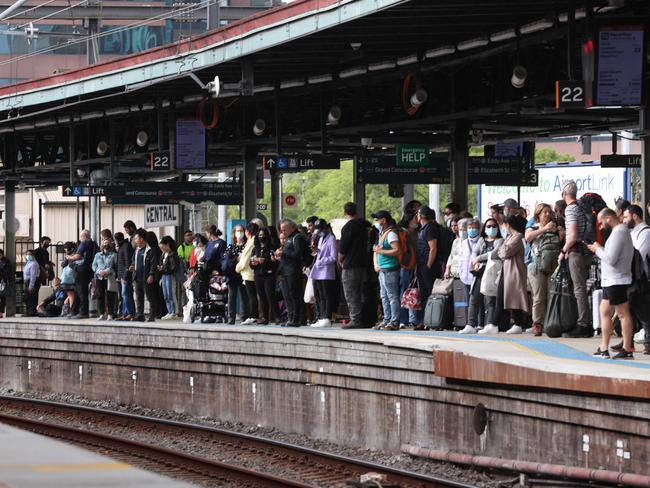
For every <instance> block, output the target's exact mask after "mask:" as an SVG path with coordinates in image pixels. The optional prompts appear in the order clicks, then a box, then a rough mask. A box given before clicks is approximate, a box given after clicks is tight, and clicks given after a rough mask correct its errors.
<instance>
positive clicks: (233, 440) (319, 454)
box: [0, 395, 473, 488]
mask: <svg viewBox="0 0 650 488" xmlns="http://www.w3.org/2000/svg"><path fill="white" fill-rule="evenodd" d="M11 404H13V405H18V406H21V405H28V406H31V407H34V408H43V409H49V410H53V411H54V413H56V412H61V411H68V412H71V413H73V414H74V413H77V414H78V413H81V414H86V415H90V416H97V417H103V418H105V419H106V418H108V419H119V420H121V421H125V420H126V421H128V422H131V423H132V424H140V425H145V426H147V427H152V426H154V427H161V426H164V427H168V428H171V429H174V430H178V431H181V432H189V433H197V434H198V433H201V434H204V435H205V434H207V435H211V436H214V437H215V438H216V440H220V441H222V442H223V443H225V444H227V445H228V446H229V447H232V448H233V449H236V448H237V444H241V445H243V446H244V447H243V448H242V450H246V451H249V452H255V451H256V450H259V451H260V452H262V451H266V452H267V453H268V451H272V452H273V453H274V455H275V456H276V457H278V458H279V457H282V456H288V457H292V458H294V459H298V460H299V461H298V462H299V463H300V464H302V465H303V466H304V467H310V466H316V467H318V468H320V469H319V472H321V473H322V475H328V474H329V476H333V475H336V472H335V471H338V472H340V473H342V474H344V473H347V474H348V475H361V474H365V473H368V472H374V473H380V474H384V475H385V476H386V477H387V478H388V480H389V482H390V483H392V484H394V485H397V486H402V487H422V488H425V487H436V488H437V487H453V488H472V487H473V485H469V484H466V483H461V482H456V481H452V480H448V479H444V478H441V477H436V476H429V475H423V474H420V473H415V472H411V471H405V470H400V469H397V468H392V467H389V466H383V465H380V464H377V463H372V462H368V461H363V460H359V459H355V458H351V457H347V456H341V455H337V454H331V453H327V452H323V451H319V450H316V449H310V448H306V447H302V446H297V445H295V444H290V443H287V442H282V441H276V440H271V439H265V438H262V437H258V436H253V435H249V434H243V433H238V432H233V431H229V430H224V429H219V428H215V427H209V426H203V425H196V424H187V423H183V422H178V421H174V420H167V419H159V418H155V417H146V416H142V415H135V414H130V413H125V412H115V411H112V410H106V409H101V408H94V407H87V406H82V405H72V404H68V403H61V402H52V401H47V400H40V399H31V398H21V397H13V396H3V395H2V396H0V421H2V420H3V418H4V417H5V415H6V414H3V413H2V406H3V405H11ZM12 417H13V416H12ZM19 419H20V418H19ZM83 432H86V433H88V434H89V435H94V433H91V432H88V431H83ZM312 471H313V470H310V473H311V472H312ZM328 472H329V473H328ZM306 476H307V477H309V475H306ZM309 481H312V480H311V479H310V480H309ZM312 483H314V485H295V486H315V485H318V480H317V479H315V480H314V481H312ZM320 486H324V485H320ZM330 486H331V485H330Z"/></svg>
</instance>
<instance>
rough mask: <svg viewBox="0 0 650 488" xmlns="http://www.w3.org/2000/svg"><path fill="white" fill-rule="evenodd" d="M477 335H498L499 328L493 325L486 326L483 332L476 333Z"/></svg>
mask: <svg viewBox="0 0 650 488" xmlns="http://www.w3.org/2000/svg"><path fill="white" fill-rule="evenodd" d="M478 333H479V334H498V333H499V328H498V327H497V326H496V325H494V324H487V325H486V326H485V327H483V330H479V331H478Z"/></svg>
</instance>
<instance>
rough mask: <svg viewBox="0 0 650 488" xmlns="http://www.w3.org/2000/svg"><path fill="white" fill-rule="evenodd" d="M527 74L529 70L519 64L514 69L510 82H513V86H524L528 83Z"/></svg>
mask: <svg viewBox="0 0 650 488" xmlns="http://www.w3.org/2000/svg"><path fill="white" fill-rule="evenodd" d="M527 76H528V70H527V69H526V68H524V67H523V66H521V65H517V66H515V68H514V69H513V70H512V78H511V79H510V83H512V86H514V87H515V88H523V87H524V85H525V84H526V77H527Z"/></svg>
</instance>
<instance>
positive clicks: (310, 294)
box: [304, 278, 316, 303]
mask: <svg viewBox="0 0 650 488" xmlns="http://www.w3.org/2000/svg"><path fill="white" fill-rule="evenodd" d="M304 299H305V303H316V294H315V293H314V282H313V280H312V279H311V278H309V279H307V286H305V296H304Z"/></svg>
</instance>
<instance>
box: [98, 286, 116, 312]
mask: <svg viewBox="0 0 650 488" xmlns="http://www.w3.org/2000/svg"><path fill="white" fill-rule="evenodd" d="M97 295H98V297H97V312H98V313H99V315H103V314H105V313H106V314H108V315H115V302H116V301H117V294H116V293H115V292H113V291H108V280H97ZM107 304H108V308H106V305H107Z"/></svg>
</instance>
